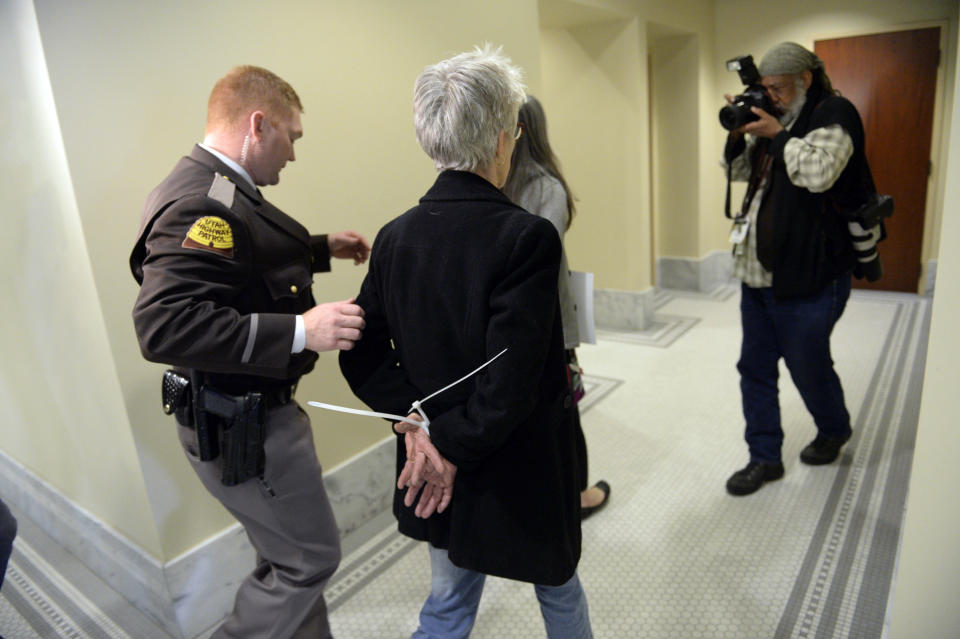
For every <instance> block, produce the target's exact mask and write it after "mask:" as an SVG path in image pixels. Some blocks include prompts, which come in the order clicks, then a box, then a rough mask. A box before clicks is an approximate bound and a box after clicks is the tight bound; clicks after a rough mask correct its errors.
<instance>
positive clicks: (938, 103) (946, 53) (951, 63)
mask: <svg viewBox="0 0 960 639" xmlns="http://www.w3.org/2000/svg"><path fill="white" fill-rule="evenodd" d="M955 26H956V25H955V24H953V23H951V22H950V21H949V20H922V21H918V22H908V23H904V24H895V25H886V26H877V27H876V28H858V29H856V30H839V31H827V32H820V33H817V34H815V35H811V36H810V38H809V40H810V50H811V51H812V50H813V43H814V42H816V41H817V40H832V39H835V38H853V37H859V36H868V35H875V34H879V33H893V32H897V31H913V30H916V29H926V28H930V27H940V64H939V65H938V66H937V80H936V87H935V89H934V96H933V127H932V130H931V131H930V135H931V140H930V161H931V162H932V163H933V170H932V171H931V172H930V177H929V179H928V180H927V198H926V205H925V207H924V211H923V239H922V241H921V244H920V261H921V266H922V272H921V275H920V284H919V291H918V292H919V293H920V294H925V293H931V292H932V291H933V285H934V280H935V278H936V260H937V257H938V254H939V248H940V228H941V222H942V218H943V205H944V191H945V189H946V184H947V174H946V165H947V155H948V153H949V150H950V148H949V144H946V143H945V142H946V140H945V139H944V134H945V133H946V132H948V131H949V128H948V126H950V125H952V126H956V127H960V122H952V123H951V122H948V119H947V114H949V113H950V109H949V108H948V106H949V105H948V104H947V98H948V97H952V95H953V93H954V92H956V91H958V90H960V86H953V85H952V83H951V85H950V86H949V87H948V86H947V83H948V82H952V78H954V77H955V66H956V61H957V52H956V46H957V30H956V29H955ZM828 73H829V70H828ZM948 89H949V91H948Z"/></svg>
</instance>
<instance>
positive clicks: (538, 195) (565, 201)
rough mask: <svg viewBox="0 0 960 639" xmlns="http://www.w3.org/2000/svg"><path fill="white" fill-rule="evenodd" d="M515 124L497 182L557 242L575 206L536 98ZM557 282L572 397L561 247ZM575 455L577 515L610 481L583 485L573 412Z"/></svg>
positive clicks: (582, 445) (575, 373) (568, 303)
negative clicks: (506, 169) (503, 176)
mask: <svg viewBox="0 0 960 639" xmlns="http://www.w3.org/2000/svg"><path fill="white" fill-rule="evenodd" d="M518 122H519V125H520V126H521V127H523V135H521V136H520V138H519V139H518V140H517V143H516V146H515V147H514V149H513V158H512V160H511V169H510V175H509V177H508V178H507V183H506V184H505V185H504V186H503V192H504V193H506V195H507V197H509V198H510V199H511V200H513V201H514V202H515V203H516V204H518V205H520V206H522V207H523V208H525V209H526V210H528V211H530V212H531V213H533V214H534V215H538V216H540V217H543V218H546V219H547V220H549V221H550V222H552V223H553V226H554V227H555V228H556V229H557V233H559V234H560V240H561V242H562V241H563V236H564V233H566V231H567V229H569V228H570V224H571V222H572V221H573V216H574V214H575V213H576V206H575V205H574V202H573V196H572V195H571V194H570V189H569V188H568V187H567V182H566V180H564V179H563V174H562V173H561V172H560V167H559V163H558V162H557V158H556V156H555V155H554V154H553V150H552V149H551V148H550V141H549V140H548V138H547V119H546V116H545V115H544V113H543V106H541V104H540V101H539V100H537V99H536V98H535V97H533V96H532V95H528V96H527V100H526V102H524V104H523V106H522V107H520V115H519V119H518ZM558 285H559V286H558V288H559V293H560V313H561V316H562V318H563V341H564V347H565V348H566V349H567V362H568V367H569V371H570V380H571V385H572V386H573V391H574V397H576V398H577V399H579V398H580V396H582V393H583V383H582V380H581V379H580V366H579V364H578V362H577V353H576V350H575V349H576V348H577V346H579V345H580V328H579V325H578V324H577V307H576V303H575V300H574V296H573V291H572V290H571V288H570V270H569V267H568V266H567V254H566V250H564V252H563V257H562V258H561V261H560V273H559V281H558ZM577 457H578V461H579V468H578V470H577V482H578V485H579V486H580V491H581V492H580V507H581V516H582V517H583V518H586V517H589V516H590V515H592V514H593V513H595V512H596V511H598V510H599V509H601V508H603V506H605V505H606V503H607V500H608V499H609V496H610V485H609V484H608V483H607V482H605V481H603V480H600V481H598V482H597V483H596V484H594V485H593V486H591V487H589V488H587V479H588V477H587V444H586V440H585V439H584V436H583V429H582V428H581V426H580V417H579V413H578V414H577Z"/></svg>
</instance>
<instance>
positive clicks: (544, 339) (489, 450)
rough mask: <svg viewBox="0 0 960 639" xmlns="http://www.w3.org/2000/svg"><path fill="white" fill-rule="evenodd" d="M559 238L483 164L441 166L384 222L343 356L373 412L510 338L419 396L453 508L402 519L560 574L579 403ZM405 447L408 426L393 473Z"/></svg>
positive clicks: (447, 542) (541, 578)
mask: <svg viewBox="0 0 960 639" xmlns="http://www.w3.org/2000/svg"><path fill="white" fill-rule="evenodd" d="M560 252H561V245H560V240H559V237H558V236H557V232H556V230H555V229H554V228H553V226H552V225H551V224H550V222H548V221H547V220H545V219H541V218H538V217H536V216H533V215H530V214H528V213H527V212H526V211H524V210H523V209H521V208H519V207H517V206H515V205H514V204H512V203H511V202H510V200H509V199H507V197H506V196H505V195H503V193H501V192H500V191H499V190H498V189H497V188H495V187H494V186H493V185H491V184H490V183H489V182H487V181H486V180H485V179H483V178H481V177H479V176H477V175H474V174H472V173H466V172H460V171H446V172H444V173H441V174H440V175H439V177H438V178H437V181H436V183H435V184H434V186H433V187H432V188H431V189H430V191H429V192H428V193H427V194H426V195H425V196H424V197H423V198H422V199H421V200H420V204H419V205H418V206H416V207H414V208H412V209H410V210H409V211H407V212H406V213H404V214H403V215H401V216H400V217H398V218H396V219H395V220H393V221H391V222H390V223H388V224H387V225H386V226H384V227H383V229H381V231H380V233H379V234H378V236H377V238H376V241H375V242H374V246H373V252H372V256H371V260H370V270H369V273H368V275H367V277H366V279H365V280H364V282H363V286H362V288H361V290H360V294H359V296H358V297H357V303H358V304H359V305H360V306H361V307H363V309H364V310H365V312H366V322H367V326H366V329H365V330H364V334H363V339H361V340H360V341H359V342H358V343H357V345H356V347H355V348H354V349H353V350H351V351H343V352H342V353H341V354H340V366H341V369H342V371H343V373H344V376H345V377H346V379H347V381H348V382H349V384H350V387H351V389H353V391H354V393H356V394H357V396H358V397H360V399H362V400H363V401H364V402H366V403H367V404H368V405H369V406H370V407H371V408H373V409H374V410H377V411H383V412H389V413H393V414H400V415H406V414H407V412H408V410H409V408H410V404H411V403H412V402H413V401H414V400H417V399H422V398H424V397H426V396H427V395H429V394H430V393H432V392H434V391H435V390H438V389H440V388H442V387H444V386H446V385H447V384H449V383H451V382H453V381H454V380H457V379H459V378H460V377H462V376H463V375H465V374H467V373H469V372H470V371H472V370H473V369H475V368H476V367H477V366H479V365H481V364H483V363H484V362H486V361H487V360H488V359H490V358H491V357H493V356H494V355H496V354H497V353H499V352H500V351H501V350H503V349H504V348H507V349H509V350H508V351H507V352H506V353H505V354H504V355H503V356H502V357H500V358H499V359H497V360H496V361H495V362H493V363H492V364H491V365H490V366H488V367H487V368H485V369H484V370H483V371H482V372H480V373H479V374H478V375H476V376H474V377H472V378H470V379H469V380H467V381H465V382H463V383H462V384H460V385H458V386H455V387H453V388H451V389H450V390H448V391H446V392H444V393H442V394H441V395H438V396H437V397H436V398H434V399H431V400H429V401H428V402H426V403H425V404H424V405H423V408H424V411H425V412H426V414H427V415H428V416H429V418H430V420H431V426H430V432H431V437H432V440H433V443H434V444H435V445H436V447H437V448H438V449H439V451H440V453H441V454H442V455H444V456H445V457H446V458H448V459H450V460H451V461H452V462H453V463H454V464H456V465H457V466H458V472H457V476H456V481H455V486H454V492H453V501H452V503H451V505H450V507H449V508H448V510H447V511H446V512H444V513H443V514H441V515H434V516H432V517H431V518H429V519H427V520H422V519H417V518H416V517H414V515H413V510H412V509H410V508H406V507H405V506H404V505H403V503H402V497H403V493H401V492H400V491H397V493H396V495H395V498H394V513H395V514H396V516H397V519H398V522H399V527H400V531H401V532H402V533H404V534H405V535H408V536H410V537H413V538H415V539H421V540H428V541H430V543H431V544H432V545H434V546H436V547H438V548H446V549H448V550H449V556H450V560H451V561H452V562H453V563H454V564H456V565H458V566H461V567H463V568H468V569H472V570H476V571H479V572H483V573H486V574H491V575H497V576H501V577H507V578H511V579H519V580H523V581H529V582H533V583H539V584H548V585H559V584H562V583H564V582H566V581H567V580H568V579H569V578H570V577H571V576H572V575H573V572H574V570H575V569H576V565H577V562H578V560H579V557H580V519H579V504H580V502H579V490H578V488H577V486H576V479H575V477H576V467H575V464H576V462H575V455H574V432H575V431H574V429H575V426H574V414H573V411H574V410H576V409H575V407H574V405H573V402H572V398H571V395H570V392H569V388H568V385H567V380H566V369H565V360H564V350H563V330H562V326H561V322H560V311H559V306H558V302H557V269H558V268H559V263H560ZM405 460H406V451H405V448H404V446H403V445H402V440H400V439H399V438H398V446H397V472H398V473H399V471H400V469H401V468H402V467H403V464H404V462H405Z"/></svg>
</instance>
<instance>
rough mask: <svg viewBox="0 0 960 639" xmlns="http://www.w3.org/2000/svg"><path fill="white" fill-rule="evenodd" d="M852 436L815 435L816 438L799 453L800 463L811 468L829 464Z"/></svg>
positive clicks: (850, 433) (849, 434)
mask: <svg viewBox="0 0 960 639" xmlns="http://www.w3.org/2000/svg"><path fill="white" fill-rule="evenodd" d="M852 434H853V433H852V432H849V433H847V434H846V436H844V437H837V436H834V435H822V434H817V436H816V438H815V439H814V440H813V441H812V442H810V443H809V444H807V446H806V448H804V449H803V450H801V451H800V461H802V462H803V463H804V464H810V465H811V466H823V465H824V464H829V463H831V462H832V461H833V460H835V459H836V458H837V457H839V456H840V449H841V448H843V445H844V444H846V443H847V440H848V439H850V436H851V435H852Z"/></svg>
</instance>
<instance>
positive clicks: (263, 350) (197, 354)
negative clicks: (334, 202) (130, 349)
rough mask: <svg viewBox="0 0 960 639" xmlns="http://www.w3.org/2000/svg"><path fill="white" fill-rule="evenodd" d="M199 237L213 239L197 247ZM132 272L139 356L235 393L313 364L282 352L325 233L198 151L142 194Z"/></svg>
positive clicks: (323, 251) (320, 262)
mask: <svg viewBox="0 0 960 639" xmlns="http://www.w3.org/2000/svg"><path fill="white" fill-rule="evenodd" d="M204 218H206V219H204ZM211 220H213V221H212V222H211ZM217 220H220V221H217ZM191 229H193V231H191ZM227 229H229V231H228V230H227ZM207 231H213V232H215V234H218V235H217V237H216V238H213V237H212V238H211V241H213V239H217V240H219V241H218V242H215V246H214V247H212V248H211V247H203V246H197V242H196V241H195V239H193V238H197V237H199V236H200V235H202V234H203V233H204V232H207ZM188 236H190V237H188ZM228 245H229V246H228ZM130 268H131V270H132V272H133V276H134V277H135V278H136V280H137V282H138V283H140V285H141V287H140V293H139V295H138V296H137V301H136V304H135V306H134V309H133V321H134V326H135V328H136V332H137V338H138V340H139V342H140V349H141V352H142V353H143V356H144V357H145V358H146V359H148V360H150V361H154V362H163V363H167V364H172V365H174V366H179V367H182V368H187V369H198V370H201V371H206V372H209V373H212V375H210V376H208V377H209V380H208V381H210V382H211V383H213V384H214V385H216V386H218V387H220V388H223V389H224V390H228V391H234V392H243V391H245V390H248V389H256V388H263V387H264V386H268V385H269V384H270V383H273V384H276V383H277V380H278V379H279V380H285V381H286V380H294V379H296V378H297V377H299V376H300V375H302V374H304V373H306V372H308V371H309V370H310V369H311V368H312V367H313V364H314V362H315V361H316V358H317V354H316V353H314V352H312V351H308V350H304V351H302V352H300V353H298V354H296V355H291V353H290V349H291V347H292V345H293V334H294V328H295V317H294V316H295V315H296V314H299V313H302V312H304V311H306V310H308V309H309V308H311V307H313V306H314V298H313V294H312V292H311V282H312V277H311V273H313V272H318V271H328V270H330V257H329V252H328V248H327V240H326V236H324V235H315V236H311V235H310V234H309V233H308V232H307V230H306V229H305V228H304V227H303V226H301V225H300V224H299V223H298V222H297V221H296V220H294V219H293V218H291V217H290V216H288V215H287V214H285V213H284V212H283V211H281V210H280V209H278V208H276V207H275V206H273V205H272V204H270V203H269V202H267V201H266V200H264V199H263V196H262V195H261V194H260V193H259V191H258V190H257V189H255V188H253V187H252V186H251V185H250V184H249V183H248V182H247V181H246V180H244V179H243V178H242V177H240V176H239V175H237V174H236V173H235V172H234V171H233V170H232V169H231V168H230V167H228V166H227V165H226V164H224V163H223V162H221V161H220V160H219V159H218V158H216V157H215V156H213V155H212V154H210V153H209V152H207V151H206V150H204V149H202V148H200V147H199V146H197V147H194V149H193V151H192V152H191V153H190V156H189V157H185V158H182V159H181V160H180V162H179V163H178V164H177V165H176V166H175V167H174V169H173V171H172V172H171V173H170V175H169V176H167V178H166V179H165V180H164V181H163V182H161V183H160V185H159V186H157V188H156V189H154V190H153V192H152V193H151V194H150V196H149V197H148V198H147V202H146V204H145V205H144V209H143V215H142V218H141V224H140V233H139V236H138V237H137V242H136V244H135V246H134V248H133V252H132V254H131V256H130ZM264 378H269V379H264Z"/></svg>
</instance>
